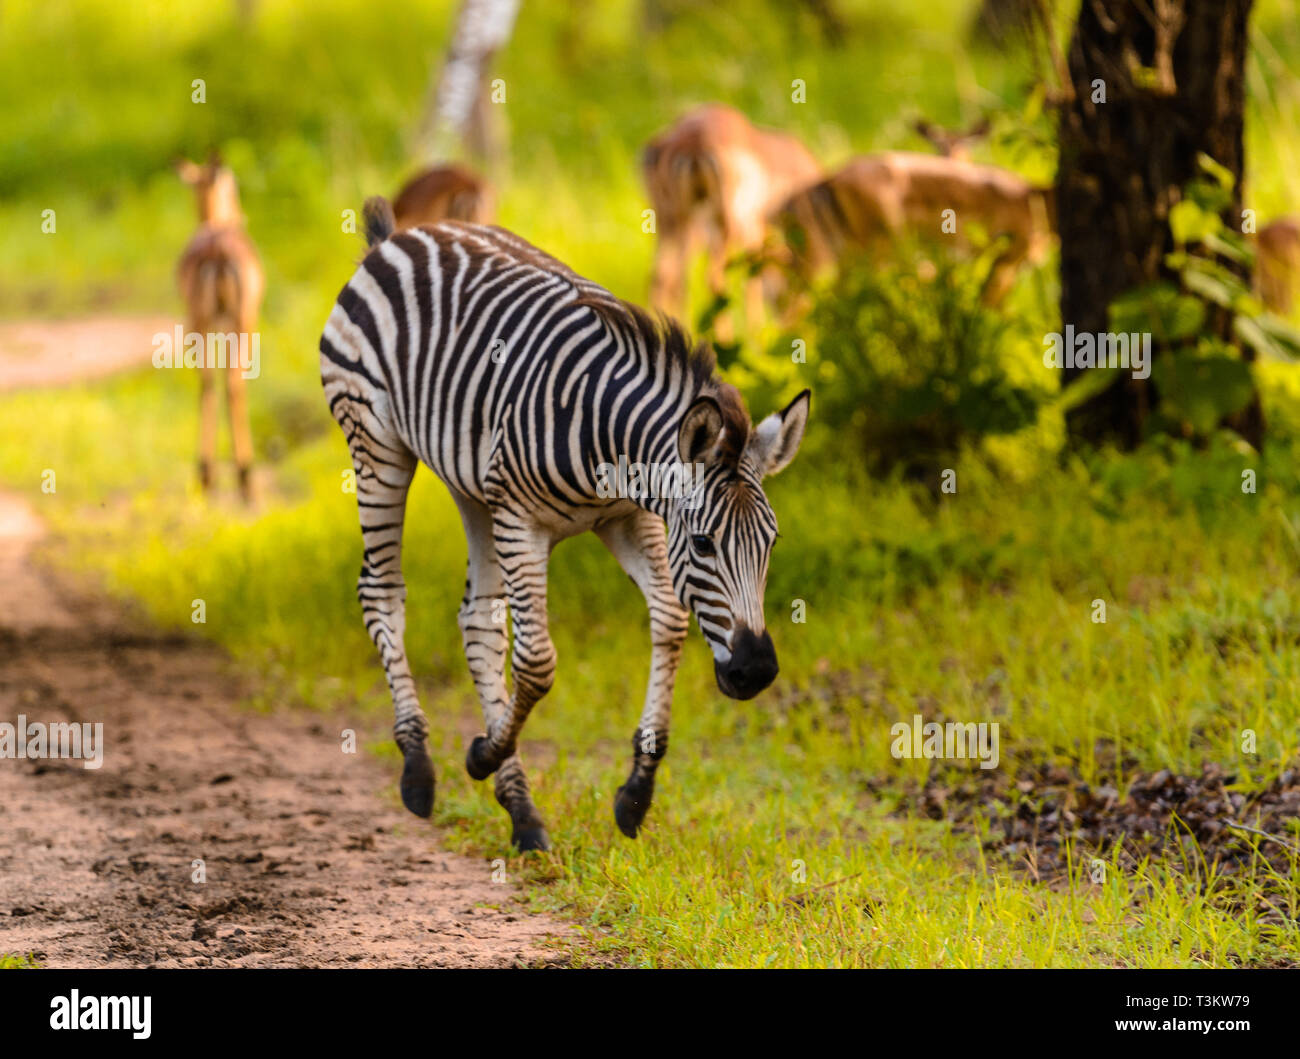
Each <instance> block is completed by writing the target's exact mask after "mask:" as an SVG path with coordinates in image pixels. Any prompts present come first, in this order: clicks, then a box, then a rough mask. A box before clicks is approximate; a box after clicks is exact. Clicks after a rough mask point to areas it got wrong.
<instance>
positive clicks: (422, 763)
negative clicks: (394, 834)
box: [399, 747, 434, 817]
mask: <svg viewBox="0 0 1300 1059" xmlns="http://www.w3.org/2000/svg"><path fill="white" fill-rule="evenodd" d="M399 787H400V790H401V792H402V804H403V805H404V806H406V807H407V808H408V809H410V810H411V812H413V813H414V814H415V815H416V816H424V817H427V816H430V815H432V813H433V790H434V779H433V761H432V760H431V759H430V757H429V752H428V751H427V750H425V749H424V747H420V748H419V749H418V750H412V751H411V752H410V753H408V754H407V755H406V763H405V764H404V765H403V766H402V782H401V784H400V785H399Z"/></svg>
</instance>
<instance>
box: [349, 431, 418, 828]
mask: <svg viewBox="0 0 1300 1059" xmlns="http://www.w3.org/2000/svg"><path fill="white" fill-rule="evenodd" d="M344 429H345V432H347V433H348V445H349V447H350V448H351V449H352V461H353V464H354V466H355V469H356V472H357V508H358V510H359V512H360V515H361V536H362V539H363V542H364V545H365V551H364V558H363V560H362V564H361V576H360V577H359V578H358V579H357V598H358V599H360V601H361V615H362V619H363V620H364V621H365V625H366V630H367V631H368V632H369V633H370V638H371V640H373V641H374V644H375V647H376V648H378V650H379V657H380V660H381V661H382V662H383V664H384V676H385V677H386V678H387V680H388V690H389V692H390V693H391V694H392V697H393V714H394V721H393V739H394V740H395V741H396V743H397V746H398V748H399V749H400V750H401V751H402V757H403V762H404V763H403V765H402V779H401V784H400V790H401V794H402V804H403V805H405V806H406V808H408V809H409V810H410V811H411V812H413V813H414V814H415V815H416V816H426V817H427V816H429V815H430V814H431V813H432V812H433V794H434V775H433V761H432V759H431V758H430V757H429V747H428V735H429V722H428V720H426V718H425V716H424V713H423V712H422V711H421V709H420V700H419V697H418V696H417V695H416V692H415V679H414V678H413V677H412V676H411V667H410V664H409V663H408V662H407V658H406V582H405V581H404V580H403V578H402V522H403V519H404V517H405V514H406V494H407V490H408V489H409V488H410V485H411V479H412V478H413V477H414V476H415V467H416V459H415V457H414V456H413V455H412V454H411V452H410V451H409V450H408V449H407V448H406V446H405V445H403V444H402V443H401V442H400V441H398V440H396V439H395V438H392V439H387V440H380V439H377V438H376V437H374V436H373V435H371V434H367V433H359V432H354V431H352V430H348V427H347V426H345V427H344Z"/></svg>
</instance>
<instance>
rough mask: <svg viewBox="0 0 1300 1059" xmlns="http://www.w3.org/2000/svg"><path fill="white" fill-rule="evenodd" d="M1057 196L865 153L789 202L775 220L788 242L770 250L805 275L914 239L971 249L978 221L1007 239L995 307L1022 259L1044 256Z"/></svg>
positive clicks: (962, 166) (993, 284)
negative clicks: (971, 229) (970, 234)
mask: <svg viewBox="0 0 1300 1059" xmlns="http://www.w3.org/2000/svg"><path fill="white" fill-rule="evenodd" d="M1053 201H1054V200H1053V196H1052V193H1051V189H1050V188H1040V187H1035V186H1034V185H1032V184H1030V183H1029V182H1028V181H1026V180H1023V179H1022V178H1020V177H1019V176H1017V175H1016V174H1014V173H1011V172H1008V171H1007V170H1004V169H998V168H996V167H994V166H987V165H976V164H975V163H973V162H964V161H960V160H957V159H952V158H944V157H939V156H935V155H928V154H912V153H908V152H902V151H893V152H886V153H884V154H875V155H863V156H861V157H858V158H855V159H853V160H852V161H850V162H849V163H848V164H847V165H846V166H844V168H842V169H840V170H839V171H838V172H836V173H833V174H832V175H831V176H829V177H827V178H826V179H825V180H822V181H820V182H819V183H817V184H814V185H812V186H811V187H809V188H806V189H804V190H803V191H800V192H798V193H796V194H794V195H792V196H791V197H790V198H789V199H788V200H787V201H786V202H785V203H784V205H783V206H782V207H781V208H780V209H779V210H778V211H777V213H776V215H775V217H774V218H773V223H774V227H776V228H777V229H778V231H780V232H781V233H783V235H784V248H778V249H777V251H774V252H771V253H772V254H773V256H774V257H775V258H776V259H777V260H781V261H782V262H783V263H784V264H786V265H787V266H788V267H790V269H791V270H792V271H793V272H794V274H795V275H796V277H798V278H800V279H802V280H804V281H807V280H810V279H812V278H813V277H814V276H815V275H817V274H818V273H820V272H823V271H825V270H827V269H829V268H830V267H832V266H834V265H836V264H838V263H839V262H840V261H841V260H842V259H843V258H845V257H847V256H850V255H852V254H855V253H864V254H867V255H869V256H872V257H876V258H879V257H882V256H884V255H885V254H886V253H887V252H888V251H889V250H890V249H891V248H892V247H893V246H894V245H895V244H896V243H897V242H898V241H899V240H901V239H906V238H908V237H913V238H916V239H917V240H918V241H919V242H922V243H929V244H932V245H943V241H944V240H945V239H948V240H952V245H953V246H954V247H955V248H957V249H963V250H968V249H969V248H970V243H969V240H968V239H967V227H968V226H971V225H974V226H978V227H979V228H981V229H982V230H983V231H984V233H985V234H986V235H987V236H988V237H989V238H990V239H994V240H997V239H1002V240H1004V241H1005V247H1004V248H1003V249H1002V251H1001V253H1000V254H999V255H998V257H997V259H996V261H995V263H994V266H993V269H992V271H991V273H990V275H989V279H988V282H987V284H986V285H985V290H984V298H985V301H986V302H987V303H988V304H990V305H996V304H997V303H998V302H1000V301H1001V300H1002V298H1003V297H1004V296H1005V295H1006V293H1007V291H1008V290H1009V289H1010V287H1011V283H1012V281H1013V280H1014V278H1015V273H1016V270H1017V268H1019V266H1020V265H1021V263H1022V262H1024V261H1025V260H1026V259H1030V260H1033V261H1041V260H1042V258H1043V256H1044V255H1045V252H1046V249H1047V245H1048V241H1049V238H1050V235H1051V232H1052V231H1053V230H1054V229H1055V211H1054V209H1053ZM948 210H951V211H952V213H951V214H949V213H946V212H945V211H948ZM946 223H948V224H951V225H952V227H951V229H948V228H946V227H945V224H946Z"/></svg>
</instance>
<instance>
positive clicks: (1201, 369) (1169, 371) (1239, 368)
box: [1151, 355, 1255, 434]
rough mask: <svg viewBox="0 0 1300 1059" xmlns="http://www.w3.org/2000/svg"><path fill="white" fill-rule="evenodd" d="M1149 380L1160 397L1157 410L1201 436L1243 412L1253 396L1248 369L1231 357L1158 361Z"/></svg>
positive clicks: (1177, 358) (1179, 358)
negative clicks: (1159, 408) (1228, 418)
mask: <svg viewBox="0 0 1300 1059" xmlns="http://www.w3.org/2000/svg"><path fill="white" fill-rule="evenodd" d="M1151 380H1152V382H1154V383H1155V385H1156V389H1157V390H1158V391H1159V393H1160V402H1161V410H1162V411H1164V412H1165V413H1167V414H1168V415H1171V416H1174V417H1175V418H1178V419H1181V420H1183V421H1185V422H1187V423H1190V424H1191V426H1192V428H1193V429H1194V430H1196V431H1197V432H1198V433H1201V434H1208V433H1210V432H1211V431H1213V430H1214V429H1215V427H1217V426H1218V425H1219V423H1220V421H1221V420H1222V419H1223V418H1224V416H1228V415H1231V414H1232V413H1233V412H1236V411H1238V410H1239V409H1241V408H1244V407H1245V406H1246V404H1247V403H1248V402H1249V401H1250V399H1251V397H1252V396H1253V395H1254V393H1255V383H1254V379H1253V378H1252V377H1251V374H1250V366H1249V365H1248V364H1246V363H1245V362H1244V361H1241V360H1238V359H1237V358H1235V357H1226V356H1212V357H1190V356H1178V355H1172V356H1164V357H1159V358H1157V359H1156V361H1155V363H1154V364H1153V365H1152V370H1151Z"/></svg>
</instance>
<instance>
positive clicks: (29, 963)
mask: <svg viewBox="0 0 1300 1059" xmlns="http://www.w3.org/2000/svg"><path fill="white" fill-rule="evenodd" d="M38 967H40V964H39V963H37V962H36V957H35V956H33V955H31V954H30V953H28V954H27V955H26V956H20V955H18V954H16V953H11V952H0V971H30V970H35V969H36V968H38Z"/></svg>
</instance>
